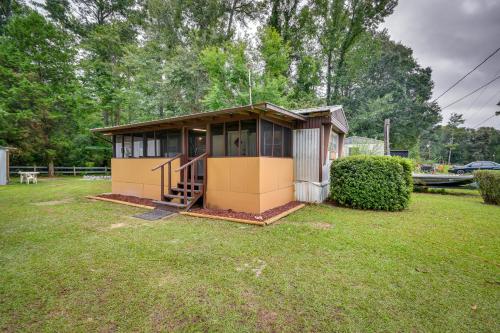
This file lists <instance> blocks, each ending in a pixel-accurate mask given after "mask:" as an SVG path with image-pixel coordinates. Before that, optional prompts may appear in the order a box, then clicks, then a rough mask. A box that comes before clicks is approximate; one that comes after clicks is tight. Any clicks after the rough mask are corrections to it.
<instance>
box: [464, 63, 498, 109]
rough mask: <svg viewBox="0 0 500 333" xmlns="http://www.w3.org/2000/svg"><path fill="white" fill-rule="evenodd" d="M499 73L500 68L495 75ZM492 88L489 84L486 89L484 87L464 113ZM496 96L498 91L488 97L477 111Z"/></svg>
mask: <svg viewBox="0 0 500 333" xmlns="http://www.w3.org/2000/svg"><path fill="white" fill-rule="evenodd" d="M499 74H500V69H499V70H498V71H497V72H496V73H495V76H498V75H499ZM490 88H491V86H488V88H486V89H484V90H481V92H480V93H479V94H478V95H477V96H476V98H475V99H474V100H473V101H472V103H470V105H469V107H468V108H467V110H466V111H465V112H464V114H465V113H467V112H469V111H470V109H472V107H473V106H474V105H475V104H476V102H477V101H478V100H479V98H480V97H481V96H483V94H484V93H486V92H487V91H488V89H490ZM495 96H496V92H493V96H491V98H490V99H488V101H487V102H486V103H484V104H483V105H482V106H481V108H480V109H479V110H478V111H477V112H479V111H480V110H482V108H483V107H484V106H485V105H486V104H488V103H489V102H490V101H491V99H492V98H493V97H495Z"/></svg>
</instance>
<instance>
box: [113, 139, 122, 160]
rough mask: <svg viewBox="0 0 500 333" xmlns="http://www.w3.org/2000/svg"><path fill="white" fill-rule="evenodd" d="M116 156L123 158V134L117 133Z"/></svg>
mask: <svg viewBox="0 0 500 333" xmlns="http://www.w3.org/2000/svg"><path fill="white" fill-rule="evenodd" d="M114 154H115V158H123V135H115V149H114Z"/></svg>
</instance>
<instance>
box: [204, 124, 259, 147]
mask: <svg viewBox="0 0 500 333" xmlns="http://www.w3.org/2000/svg"><path fill="white" fill-rule="evenodd" d="M210 140H211V148H212V152H211V156H257V120H256V119H247V120H240V121H231V122H227V123H220V124H213V125H211V127H210Z"/></svg>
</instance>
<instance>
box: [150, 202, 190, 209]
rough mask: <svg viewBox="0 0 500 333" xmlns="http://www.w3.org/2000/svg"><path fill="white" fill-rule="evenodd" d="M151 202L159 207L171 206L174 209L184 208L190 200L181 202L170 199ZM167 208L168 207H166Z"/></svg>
mask: <svg viewBox="0 0 500 333" xmlns="http://www.w3.org/2000/svg"><path fill="white" fill-rule="evenodd" d="M153 203H154V204H155V205H156V206H157V207H158V208H160V209H162V208H163V209H164V208H173V209H174V210H177V209H184V208H186V207H187V206H188V205H189V203H190V201H189V200H188V202H187V204H183V203H178V202H171V201H159V200H154V201H153ZM167 210H168V209H167Z"/></svg>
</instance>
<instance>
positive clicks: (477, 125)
mask: <svg viewBox="0 0 500 333" xmlns="http://www.w3.org/2000/svg"><path fill="white" fill-rule="evenodd" d="M495 116H496V114H493V115H492V116H491V117H488V118H486V119H485V120H483V121H482V122H480V123H479V124H477V125H476V126H474V127H472V128H474V129H475V128H477V127H478V126H479V125H482V124H484V123H485V122H487V121H488V120H490V119H491V118H493V117H495Z"/></svg>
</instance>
